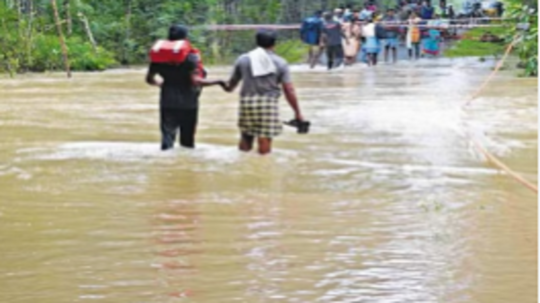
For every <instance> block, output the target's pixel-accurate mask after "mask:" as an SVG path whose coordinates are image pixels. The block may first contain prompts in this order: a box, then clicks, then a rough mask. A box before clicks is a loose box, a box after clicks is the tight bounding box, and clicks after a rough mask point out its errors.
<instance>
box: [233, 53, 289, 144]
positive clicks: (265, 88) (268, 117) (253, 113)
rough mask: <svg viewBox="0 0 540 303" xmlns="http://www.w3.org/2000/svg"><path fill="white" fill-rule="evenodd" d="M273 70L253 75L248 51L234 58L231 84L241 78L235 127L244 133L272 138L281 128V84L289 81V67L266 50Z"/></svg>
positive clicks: (281, 59) (285, 62)
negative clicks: (237, 116)
mask: <svg viewBox="0 0 540 303" xmlns="http://www.w3.org/2000/svg"><path fill="white" fill-rule="evenodd" d="M267 53H268V55H269V56H270V58H271V60H272V62H273V63H274V64H275V66H276V72H275V73H272V74H269V75H266V76H260V77H255V76H253V72H252V69H251V59H250V57H249V55H248V54H245V55H242V56H240V57H239V58H238V60H236V63H235V66H234V70H233V74H232V76H231V83H238V82H239V81H243V83H242V89H241V91H240V108H239V119H238V127H239V128H240V131H241V133H242V134H243V135H244V136H251V137H263V138H273V137H276V136H278V135H279V134H280V133H281V131H282V125H281V120H280V118H279V102H278V100H279V97H280V96H281V84H284V83H291V75H290V72H289V66H288V64H287V61H285V59H283V58H281V57H280V56H278V55H276V54H275V53H274V52H272V51H268V50H267Z"/></svg>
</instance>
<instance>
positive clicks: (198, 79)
mask: <svg viewBox="0 0 540 303" xmlns="http://www.w3.org/2000/svg"><path fill="white" fill-rule="evenodd" d="M188 60H189V61H188V62H189V68H190V70H191V82H192V83H193V85H194V86H198V87H208V86H214V85H221V86H222V87H223V88H225V82H224V81H223V80H208V79H205V75H204V71H200V70H199V69H198V68H199V61H198V60H199V59H198V57H197V56H190V57H189V58H188Z"/></svg>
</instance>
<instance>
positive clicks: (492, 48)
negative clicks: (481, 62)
mask: <svg viewBox="0 0 540 303" xmlns="http://www.w3.org/2000/svg"><path fill="white" fill-rule="evenodd" d="M505 30H506V29H505V28H502V27H501V28H489V29H486V28H475V29H472V30H470V31H468V32H466V33H465V34H464V38H465V39H463V40H460V41H459V42H457V43H456V44H455V45H454V46H453V47H452V48H450V49H448V50H446V51H445V52H444V55H445V56H446V57H449V58H459V57H489V56H497V55H500V54H502V53H503V52H504V50H505V47H506V44H505V43H504V42H503V43H492V42H481V41H479V39H480V37H481V36H482V35H483V34H484V33H487V32H490V33H492V34H493V35H496V36H499V37H504V33H505Z"/></svg>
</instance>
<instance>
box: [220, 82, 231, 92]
mask: <svg viewBox="0 0 540 303" xmlns="http://www.w3.org/2000/svg"><path fill="white" fill-rule="evenodd" d="M219 86H221V88H223V90H224V91H226V92H230V89H229V85H228V84H227V82H225V81H219Z"/></svg>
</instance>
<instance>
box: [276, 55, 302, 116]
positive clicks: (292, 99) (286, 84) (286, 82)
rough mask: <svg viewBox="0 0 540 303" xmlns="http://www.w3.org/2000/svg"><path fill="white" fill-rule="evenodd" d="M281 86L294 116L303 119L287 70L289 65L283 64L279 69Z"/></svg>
mask: <svg viewBox="0 0 540 303" xmlns="http://www.w3.org/2000/svg"><path fill="white" fill-rule="evenodd" d="M280 78H281V79H280V82H281V83H282V84H281V88H282V89H283V93H284V94H285V99H286V100H287V102H288V103H289V105H290V106H291V108H292V110H293V112H294V118H295V119H296V120H298V121H303V120H304V117H302V113H301V112H300V106H299V105H298V97H297V96H296V91H295V90H294V85H293V83H292V80H291V75H290V72H289V67H288V66H287V65H285V66H284V67H283V69H282V71H281V77H280Z"/></svg>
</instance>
